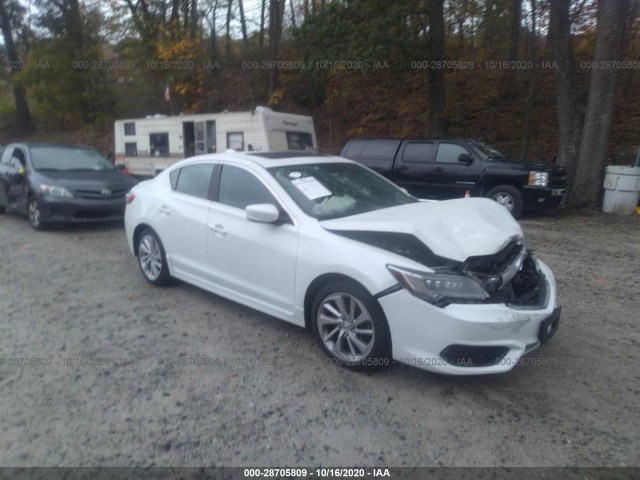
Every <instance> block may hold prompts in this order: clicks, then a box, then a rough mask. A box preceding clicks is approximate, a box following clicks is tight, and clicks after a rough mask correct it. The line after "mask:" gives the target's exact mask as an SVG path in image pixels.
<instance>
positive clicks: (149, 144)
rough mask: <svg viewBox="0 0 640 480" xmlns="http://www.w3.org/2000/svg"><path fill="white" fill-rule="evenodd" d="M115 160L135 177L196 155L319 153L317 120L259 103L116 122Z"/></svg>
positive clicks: (152, 173) (147, 174)
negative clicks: (249, 108) (245, 108)
mask: <svg viewBox="0 0 640 480" xmlns="http://www.w3.org/2000/svg"><path fill="white" fill-rule="evenodd" d="M115 143H116V145H115V162H116V165H117V164H124V165H125V166H126V167H127V170H128V171H129V173H132V174H134V175H143V176H149V175H155V174H157V173H158V172H159V171H161V170H164V169H165V168H167V167H168V166H169V165H171V164H173V163H174V162H176V161H178V160H180V159H182V158H187V157H191V156H193V155H201V154H204V153H215V152H224V151H225V150H227V149H230V148H231V149H234V150H245V151H251V150H255V151H263V152H264V151H283V150H293V151H301V152H304V151H317V149H318V144H317V140H316V133H315V129H314V127H313V119H312V118H311V117H307V116H304V115H294V114H292V113H282V112H274V111H273V110H271V109H270V108H267V107H257V108H256V109H255V111H252V112H222V113H203V114H194V115H178V116H174V117H168V116H165V115H153V116H148V117H146V118H138V119H131V120H116V122H115Z"/></svg>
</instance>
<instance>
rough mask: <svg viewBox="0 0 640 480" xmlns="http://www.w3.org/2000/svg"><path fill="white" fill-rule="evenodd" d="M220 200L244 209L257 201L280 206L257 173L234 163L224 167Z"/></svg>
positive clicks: (219, 194)
mask: <svg viewBox="0 0 640 480" xmlns="http://www.w3.org/2000/svg"><path fill="white" fill-rule="evenodd" d="M218 202H220V203H224V204H225V205H229V206H232V207H236V208H242V209H245V208H246V207H247V205H254V204H256V203H270V204H272V205H276V206H278V202H277V200H276V199H275V198H274V196H273V195H272V194H271V192H269V190H268V189H267V187H265V186H264V184H263V183H262V182H261V181H260V180H258V178H257V177H256V176H255V175H253V174H252V173H250V172H248V171H247V170H245V169H243V168H239V167H234V166H232V165H224V166H223V167H222V173H221V175H220V188H219V193H218Z"/></svg>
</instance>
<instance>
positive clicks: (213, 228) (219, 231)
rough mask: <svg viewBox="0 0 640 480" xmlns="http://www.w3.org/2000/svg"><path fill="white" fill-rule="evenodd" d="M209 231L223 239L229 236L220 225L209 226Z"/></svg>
mask: <svg viewBox="0 0 640 480" xmlns="http://www.w3.org/2000/svg"><path fill="white" fill-rule="evenodd" d="M209 230H211V231H212V232H213V233H215V234H216V235H219V236H221V237H224V236H225V235H226V234H227V231H226V230H225V229H224V227H223V226H222V225H220V224H217V225H209Z"/></svg>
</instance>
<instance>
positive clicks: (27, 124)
mask: <svg viewBox="0 0 640 480" xmlns="http://www.w3.org/2000/svg"><path fill="white" fill-rule="evenodd" d="M6 3H8V2H7V1H6V0H0V28H1V29H2V35H3V37H4V45H5V49H6V51H7V58H8V59H9V64H10V70H11V76H12V77H13V78H14V83H13V98H14V99H15V102H16V127H17V129H18V131H19V132H21V133H28V132H30V131H32V130H33V122H32V121H31V113H30V112H29V104H28V103H27V96H26V93H25V90H24V87H23V86H22V85H19V84H17V83H15V75H16V74H17V73H19V72H20V71H21V70H22V62H21V60H20V57H19V56H18V49H17V48H16V45H15V43H14V41H13V32H12V26H11V19H10V18H9V11H8V9H7V6H6V5H5V4H6ZM14 6H15V5H14Z"/></svg>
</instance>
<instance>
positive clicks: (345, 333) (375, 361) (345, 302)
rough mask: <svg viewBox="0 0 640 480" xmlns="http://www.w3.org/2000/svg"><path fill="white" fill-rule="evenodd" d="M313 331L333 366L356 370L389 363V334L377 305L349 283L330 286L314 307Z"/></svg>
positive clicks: (318, 296) (344, 282)
mask: <svg viewBox="0 0 640 480" xmlns="http://www.w3.org/2000/svg"><path fill="white" fill-rule="evenodd" d="M311 314H312V328H313V331H314V334H315V336H316V338H317V340H318V342H319V343H320V345H321V347H322V349H323V350H324V351H325V352H326V353H327V354H328V355H329V357H331V359H332V361H333V362H334V363H337V364H339V365H342V366H345V367H347V368H351V369H356V370H366V369H371V368H377V367H383V366H387V365H389V363H390V358H389V357H390V351H389V350H390V349H389V343H390V342H389V333H388V328H387V323H386V319H385V318H384V314H383V312H382V309H381V308H380V306H379V305H378V303H377V302H376V301H375V299H373V297H371V295H369V293H368V292H367V291H365V290H364V289H363V288H362V287H360V286H358V285H356V284H354V283H351V282H346V281H339V282H335V283H332V284H330V285H327V286H326V287H324V288H323V289H321V290H320V291H319V292H318V294H317V295H316V298H315V301H314V302H313V306H312V311H311Z"/></svg>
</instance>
